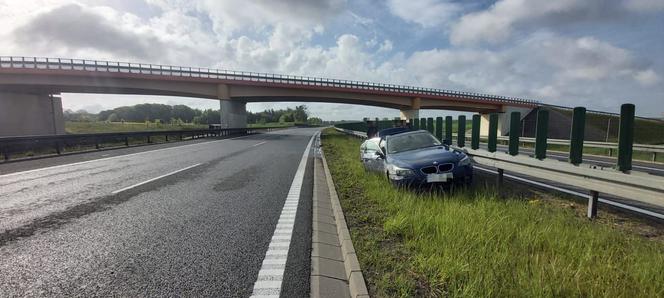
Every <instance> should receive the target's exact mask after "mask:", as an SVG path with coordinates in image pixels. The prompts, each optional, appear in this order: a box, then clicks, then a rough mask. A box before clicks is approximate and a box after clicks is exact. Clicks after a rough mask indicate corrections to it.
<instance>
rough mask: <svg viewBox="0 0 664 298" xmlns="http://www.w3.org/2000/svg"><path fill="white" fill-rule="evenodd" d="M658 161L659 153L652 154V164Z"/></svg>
mask: <svg viewBox="0 0 664 298" xmlns="http://www.w3.org/2000/svg"><path fill="white" fill-rule="evenodd" d="M656 161H657V152H653V153H652V162H656Z"/></svg>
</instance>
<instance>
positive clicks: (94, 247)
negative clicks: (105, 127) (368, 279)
mask: <svg viewBox="0 0 664 298" xmlns="http://www.w3.org/2000/svg"><path fill="white" fill-rule="evenodd" d="M317 131H318V129H289V130H282V131H277V132H271V133H265V134H258V135H250V136H246V137H240V138H234V139H223V140H214V139H206V140H199V141H194V142H182V143H177V144H175V145H174V144H168V145H156V146H145V147H140V148H130V149H119V150H112V151H102V152H92V153H84V154H76V155H70V156H62V157H54V158H48V159H43V160H33V161H25V162H18V163H8V164H3V165H0V230H1V231H2V234H0V259H2V262H0V272H2V273H3V274H0V297H14V296H47V297H53V296H86V297H87V296H123V297H136V296H215V297H248V296H250V295H251V294H252V291H254V293H255V288H254V286H257V287H258V284H259V283H257V282H256V281H257V279H259V280H260V279H261V278H260V277H259V276H258V274H259V270H260V269H261V266H265V265H264V264H263V261H264V259H265V258H266V252H268V246H269V245H270V241H271V239H272V236H273V234H275V227H277V222H278V221H279V222H280V224H281V221H280V220H279V219H280V215H281V214H282V210H285V209H286V208H285V207H284V203H285V202H286V198H287V197H288V196H289V194H292V189H297V191H298V192H299V195H298V197H296V199H295V201H294V204H293V203H287V206H291V207H296V208H295V209H294V210H296V213H290V214H296V215H293V216H295V220H294V224H293V227H294V228H293V229H292V235H293V237H292V238H291V237H290V235H289V236H288V238H289V239H291V240H290V249H288V250H287V257H286V259H284V260H283V263H282V264H281V265H278V264H277V265H276V267H274V269H284V268H285V269H284V270H283V271H282V276H277V277H272V280H273V281H274V280H277V281H278V280H280V279H282V280H283V282H282V283H281V284H282V286H281V295H282V297H303V296H307V295H308V291H309V271H310V247H311V193H312V173H311V172H312V162H311V158H312V157H311V155H310V154H309V153H310V151H311V148H312V145H311V143H312V139H313V138H312V137H313V136H314V135H315V134H316V132H317ZM306 149H309V150H306ZM298 173H299V174H298ZM296 174H298V175H296ZM298 179H299V180H300V181H299V182H298V181H297V180H298ZM298 183H300V184H301V189H300V188H299V185H300V184H298ZM293 186H298V187H296V188H294V187H293ZM289 190H291V193H289ZM298 198H299V200H298ZM268 255H269V254H268ZM284 263H285V264H284ZM275 264H276V263H275ZM273 271H274V270H273ZM277 271H278V270H277Z"/></svg>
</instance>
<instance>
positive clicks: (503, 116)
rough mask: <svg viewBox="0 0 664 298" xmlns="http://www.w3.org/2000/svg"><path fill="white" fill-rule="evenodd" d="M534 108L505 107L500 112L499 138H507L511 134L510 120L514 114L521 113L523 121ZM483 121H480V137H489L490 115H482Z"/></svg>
mask: <svg viewBox="0 0 664 298" xmlns="http://www.w3.org/2000/svg"><path fill="white" fill-rule="evenodd" d="M532 110H533V109H532V108H522V107H510V106H503V108H502V111H500V112H498V136H506V135H508V134H509V133H510V120H511V116H510V114H512V112H521V119H520V120H523V118H525V117H526V115H528V113H530V111H532ZM481 115H482V121H480V135H482V136H488V135H489V115H490V114H489V113H486V114H481Z"/></svg>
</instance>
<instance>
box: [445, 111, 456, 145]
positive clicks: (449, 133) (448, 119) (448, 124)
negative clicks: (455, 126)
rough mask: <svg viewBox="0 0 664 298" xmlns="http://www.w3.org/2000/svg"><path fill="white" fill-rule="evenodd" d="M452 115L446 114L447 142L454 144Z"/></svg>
mask: <svg viewBox="0 0 664 298" xmlns="http://www.w3.org/2000/svg"><path fill="white" fill-rule="evenodd" d="M452 123H454V120H453V119H452V116H445V144H447V145H452Z"/></svg>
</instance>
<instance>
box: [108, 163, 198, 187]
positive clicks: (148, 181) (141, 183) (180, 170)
mask: <svg viewBox="0 0 664 298" xmlns="http://www.w3.org/2000/svg"><path fill="white" fill-rule="evenodd" d="M200 165H201V164H200V163H197V164H195V165H191V166H188V167H186V168H183V169H179V170H177V171H173V172H170V173H168V174H164V175H161V176H159V177H154V178H152V179H148V180H145V181H143V182H140V183H136V184H134V185H131V186H127V187H125V188H121V189H118V190H116V191H113V192H112V194H117V193H119V192H123V191H125V190H129V189H132V188H134V187H138V186H141V185H143V184H146V183H150V182H152V181H155V180H158V179H161V178H164V177H167V176H171V175H173V174H177V173H180V172H182V171H186V170H189V169H191V168H194V167H197V166H200Z"/></svg>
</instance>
